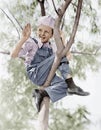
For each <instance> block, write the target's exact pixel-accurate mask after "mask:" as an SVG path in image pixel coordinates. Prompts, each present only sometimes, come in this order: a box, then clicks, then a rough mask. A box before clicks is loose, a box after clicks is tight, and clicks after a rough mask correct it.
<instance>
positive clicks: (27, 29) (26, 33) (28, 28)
mask: <svg viewBox="0 0 101 130" xmlns="http://www.w3.org/2000/svg"><path fill="white" fill-rule="evenodd" d="M30 35H31V25H30V23H28V24H27V25H26V26H25V27H24V29H23V31H22V38H24V39H26V40H27V39H28V38H29V37H30Z"/></svg>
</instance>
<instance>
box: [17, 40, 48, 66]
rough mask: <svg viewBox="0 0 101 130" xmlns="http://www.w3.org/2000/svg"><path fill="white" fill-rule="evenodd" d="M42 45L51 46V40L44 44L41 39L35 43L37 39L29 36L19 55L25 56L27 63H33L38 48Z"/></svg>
mask: <svg viewBox="0 0 101 130" xmlns="http://www.w3.org/2000/svg"><path fill="white" fill-rule="evenodd" d="M42 46H44V47H48V48H51V45H50V44H49V42H47V43H45V44H43V43H42V42H41V41H38V43H35V41H34V40H33V39H32V38H29V39H28V40H27V41H26V42H25V43H24V44H23V46H22V48H21V50H20V52H19V54H18V57H23V58H25V65H26V66H27V65H28V64H30V63H31V61H32V59H33V57H34V56H35V54H36V52H37V50H38V48H41V47H42Z"/></svg>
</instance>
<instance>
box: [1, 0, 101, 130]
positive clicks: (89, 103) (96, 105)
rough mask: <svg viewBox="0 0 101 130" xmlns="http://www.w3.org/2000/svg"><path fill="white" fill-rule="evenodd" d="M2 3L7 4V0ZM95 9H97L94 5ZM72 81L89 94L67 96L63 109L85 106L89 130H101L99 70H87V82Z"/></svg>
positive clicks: (100, 83) (4, 72)
mask: <svg viewBox="0 0 101 130" xmlns="http://www.w3.org/2000/svg"><path fill="white" fill-rule="evenodd" d="M4 1H6V2H9V0H4ZM94 4H95V1H93V5H94ZM0 5H2V0H0ZM95 8H97V5H96V4H95ZM100 16H101V10H100V11H99V17H100ZM100 22H101V21H100ZM100 25H101V24H100ZM0 28H1V26H0ZM83 38H84V37H83ZM95 39H96V38H95ZM3 58H4V56H2V55H1V54H0V63H3V64H4V63H5V61H4V60H3ZM2 70H3V71H2ZM1 73H2V75H3V76H6V71H5V68H3V66H2V65H1V64H0V74H1ZM74 80H75V82H76V84H77V85H79V86H80V87H81V88H83V89H84V90H87V91H89V92H90V93H91V94H90V96H88V97H80V96H67V97H65V98H64V99H63V104H64V107H66V108H70V109H71V110H74V109H75V107H77V106H78V105H85V106H86V107H87V108H88V111H90V112H91V116H90V117H89V118H90V119H91V120H92V122H93V123H92V125H91V126H90V128H89V130H101V101H100V99H101V70H100V71H99V72H96V73H92V72H90V71H89V70H88V73H87V80H85V81H84V80H78V79H76V78H74Z"/></svg>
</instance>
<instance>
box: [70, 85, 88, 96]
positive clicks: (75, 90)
mask: <svg viewBox="0 0 101 130" xmlns="http://www.w3.org/2000/svg"><path fill="white" fill-rule="evenodd" d="M68 93H69V94H76V95H79V96H88V95H90V93H89V92H85V91H83V89H81V88H80V87H78V86H76V87H75V88H68Z"/></svg>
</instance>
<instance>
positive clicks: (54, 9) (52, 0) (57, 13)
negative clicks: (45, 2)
mask: <svg viewBox="0 0 101 130" xmlns="http://www.w3.org/2000/svg"><path fill="white" fill-rule="evenodd" d="M52 3H53V7H54V10H55V12H56V14H57V15H59V13H58V11H57V9H56V6H55V3H54V0H52Z"/></svg>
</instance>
